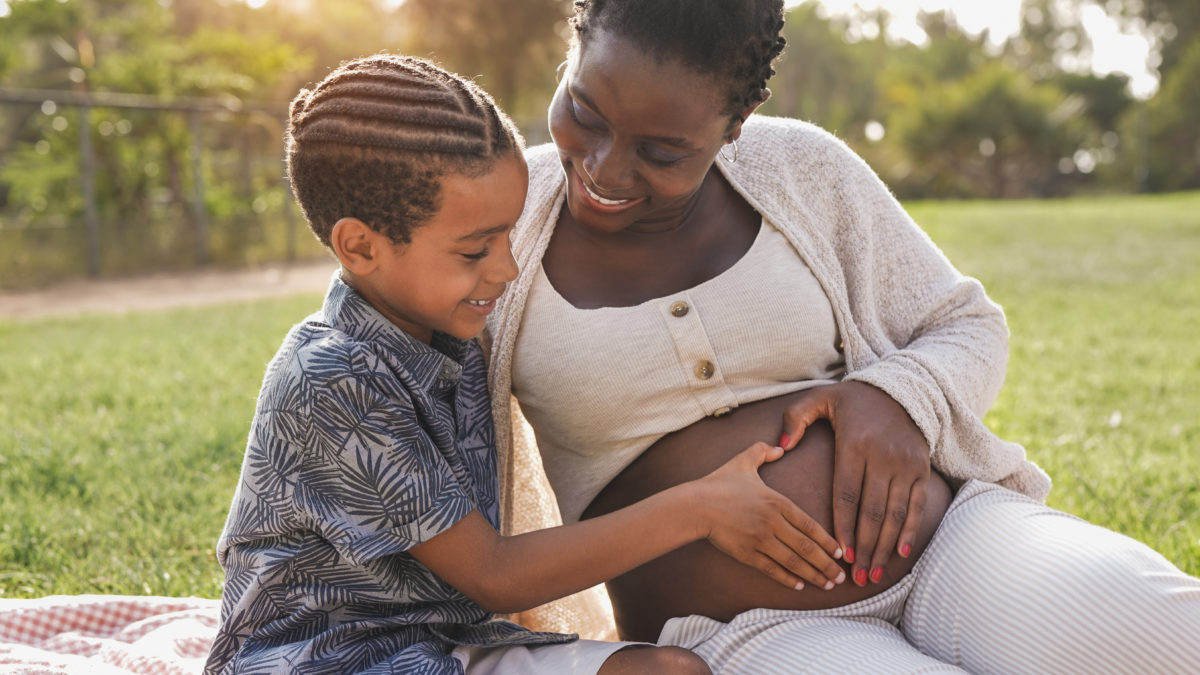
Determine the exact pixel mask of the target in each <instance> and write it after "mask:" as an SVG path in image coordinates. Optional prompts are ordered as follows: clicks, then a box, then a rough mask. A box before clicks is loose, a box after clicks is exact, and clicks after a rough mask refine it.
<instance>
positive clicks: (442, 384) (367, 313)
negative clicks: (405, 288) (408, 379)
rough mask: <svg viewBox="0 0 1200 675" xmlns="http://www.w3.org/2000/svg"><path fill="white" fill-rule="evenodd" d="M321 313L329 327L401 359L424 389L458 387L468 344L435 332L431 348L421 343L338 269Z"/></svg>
mask: <svg viewBox="0 0 1200 675" xmlns="http://www.w3.org/2000/svg"><path fill="white" fill-rule="evenodd" d="M321 313H322V314H323V315H324V317H325V322H326V323H328V324H329V326H330V327H331V328H334V329H336V330H338V331H341V332H343V333H345V334H346V335H349V336H350V337H352V338H354V339H356V340H359V341H362V342H370V343H374V344H378V345H382V346H383V347H384V348H386V349H387V350H388V351H389V352H391V353H392V354H393V355H395V356H396V358H398V359H400V362H401V363H402V364H403V366H404V368H405V370H407V371H408V372H409V374H410V375H411V376H412V377H413V378H414V379H416V380H417V384H419V385H420V386H421V387H422V388H424V389H427V390H430V391H433V392H435V393H441V392H443V391H445V390H447V389H449V388H452V387H454V386H457V384H458V381H459V379H460V378H461V377H462V364H463V360H464V358H465V357H466V353H467V347H468V345H469V344H470V343H469V342H468V341H467V340H460V339H458V338H456V337H454V336H453V335H448V334H446V333H440V332H437V331H435V332H434V333H433V344H432V345H427V344H425V343H424V342H421V341H420V340H418V339H416V338H415V337H413V336H412V335H409V334H408V333H407V332H405V331H404V330H403V329H401V328H400V327H399V326H397V325H396V324H394V323H392V322H391V321H389V320H387V318H385V317H384V316H383V315H382V314H380V313H379V311H378V310H376V309H375V308H374V307H372V306H371V304H370V303H369V302H367V301H366V300H365V299H364V298H363V297H362V296H361V295H359V294H358V292H357V291H355V290H354V289H353V288H351V287H350V285H349V284H347V283H346V282H345V281H343V280H342V277H341V270H338V271H335V272H334V273H333V278H332V279H330V281H329V290H328V291H326V293H325V303H324V305H323V306H322V308H321Z"/></svg>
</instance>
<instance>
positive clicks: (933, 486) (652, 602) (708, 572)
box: [583, 392, 951, 641]
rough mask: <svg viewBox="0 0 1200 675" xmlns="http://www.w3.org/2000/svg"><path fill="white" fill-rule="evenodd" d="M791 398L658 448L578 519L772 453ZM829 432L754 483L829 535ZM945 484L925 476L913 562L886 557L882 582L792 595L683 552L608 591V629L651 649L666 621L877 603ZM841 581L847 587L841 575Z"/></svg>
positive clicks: (921, 546) (700, 549)
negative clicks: (757, 450)
mask: <svg viewBox="0 0 1200 675" xmlns="http://www.w3.org/2000/svg"><path fill="white" fill-rule="evenodd" d="M803 395H804V392H797V393H794V394H788V395H785V396H780V397H778V398H774V399H768V400H765V401H758V402H756V403H752V404H749V405H744V406H742V407H740V408H738V409H737V410H736V411H734V413H732V414H730V415H728V416H725V417H720V418H711V417H710V418H705V419H703V420H700V421H698V422H696V423H694V424H692V425H691V426H689V427H686V428H684V429H681V430H680V431H677V432H675V433H672V434H669V435H667V436H664V437H663V438H661V439H660V440H659V441H658V442H657V443H655V444H654V445H652V446H651V447H650V448H649V449H648V450H646V452H645V453H643V454H642V455H641V456H640V457H639V458H638V459H637V460H636V461H634V462H633V463H632V464H630V465H629V466H628V467H627V468H626V469H625V470H624V471H623V472H622V473H621V474H620V475H618V476H617V477H616V478H614V479H613V480H612V482H611V483H609V484H608V485H607V486H606V487H605V488H604V490H603V491H602V492H601V493H600V494H599V495H598V496H597V497H596V499H595V500H594V501H593V502H592V503H591V504H590V505H589V506H588V508H587V509H586V510H585V511H584V513H583V518H585V519H586V518H593V517H596V516H599V515H603V514H605V513H609V512H611V511H615V510H617V509H619V508H622V507H624V506H627V505H629V504H632V503H634V502H636V501H638V500H640V499H643V498H645V497H648V496H649V495H651V494H654V493H656V492H659V491H661V490H664V489H666V488H668V487H671V486H672V485H677V484H679V483H682V482H685V481H689V480H693V479H696V478H699V477H701V476H703V475H705V474H707V473H709V472H710V471H712V470H713V469H716V468H717V467H719V466H721V465H722V464H723V463H725V461H727V460H728V459H729V458H731V457H732V456H734V455H735V454H737V453H738V452H740V451H741V450H743V449H744V448H746V447H747V446H749V445H751V444H752V443H754V442H756V441H766V442H768V443H775V442H777V441H778V439H779V436H780V434H781V433H782V431H783V423H782V419H783V411H784V409H785V408H786V407H787V406H788V404H789V403H791V402H792V401H794V400H796V398H797V397H799V396H803ZM833 450H834V448H833V432H832V431H831V429H830V427H829V425H828V424H827V423H826V422H824V421H821V422H819V423H818V424H816V425H814V426H812V427H810V428H809V429H808V431H807V432H806V433H805V434H804V437H803V438H802V439H801V441H800V443H799V444H797V446H796V447H795V448H794V449H793V450H791V451H790V452H788V453H787V454H786V455H784V456H783V458H781V459H779V460H777V461H775V462H773V463H771V464H767V465H764V466H763V468H762V469H761V470H760V474H761V475H762V477H763V480H764V481H765V482H766V483H767V485H770V486H771V487H772V488H774V489H775V490H778V491H779V492H781V493H783V494H784V495H786V496H787V497H788V498H790V499H791V500H792V501H794V502H795V503H796V504H797V505H798V506H799V507H800V508H801V509H803V510H804V511H805V512H807V513H808V514H809V515H810V516H812V517H813V518H814V519H815V520H816V521H817V522H818V523H820V524H821V525H822V526H823V527H824V528H825V529H826V530H827V531H828V532H830V533H831V534H832V533H833V497H832V486H833ZM950 499H951V493H950V488H949V486H948V485H947V484H946V482H945V481H944V480H943V479H942V478H941V477H940V476H938V475H937V474H936V473H934V474H933V476H932V480H931V481H930V484H929V490H928V499H927V501H926V507H925V514H924V517H923V519H922V522H921V525H920V528H919V532H918V535H917V539H916V541H915V542H914V543H913V551H912V554H911V555H910V556H909V557H908V558H901V557H899V556H898V555H896V554H894V553H893V555H892V557H891V560H890V562H889V563H888V564H887V565H886V566H885V567H884V575H883V579H882V580H881V581H880V582H878V583H868V584H867V585H866V586H865V587H859V586H856V585H854V584H853V583H852V582H850V581H846V582H845V583H843V584H841V585H839V586H836V587H834V589H833V590H830V591H826V590H823V589H819V588H813V587H811V586H810V587H806V588H805V589H804V590H802V591H793V590H790V589H787V588H784V587H783V586H781V585H779V584H778V583H776V582H774V581H772V580H771V579H769V578H767V577H766V576H764V575H763V574H762V573H760V572H758V571H757V570H755V569H752V568H750V567H747V566H745V565H742V564H741V563H739V562H737V561H735V560H733V559H732V558H730V557H728V556H726V555H725V554H723V553H721V552H720V551H718V550H717V549H716V548H714V547H713V546H712V545H710V544H709V543H708V542H707V541H700V542H695V543H693V544H690V545H688V546H684V547H683V548H680V549H678V550H676V551H673V552H671V553H669V554H667V555H664V556H662V557H660V558H658V559H656V560H653V561H651V562H649V563H647V564H645V565H643V566H641V567H639V568H637V569H635V570H633V571H631V572H629V573H627V574H625V575H622V576H620V577H617V578H616V579H613V580H612V581H610V582H609V583H608V584H607V586H608V593H609V596H610V597H611V599H612V603H613V612H614V614H615V616H616V621H617V629H618V632H619V633H620V635H621V638H622V639H625V640H644V641H655V640H656V639H657V638H658V634H659V632H660V631H661V630H662V626H663V624H664V623H665V622H666V621H667V619H670V618H671V617H676V616H687V615H689V614H702V615H704V616H709V617H712V618H714V619H718V620H721V621H729V620H730V619H732V618H733V617H734V616H736V615H737V614H740V613H741V612H744V611H746V610H749V609H754V608H756V607H766V608H772V609H826V608H829V607H840V606H843V605H847V604H850V603H853V602H857V601H859V600H863V599H865V598H868V597H871V596H873V595H876V594H878V593H881V592H882V591H884V590H885V589H887V588H888V587H890V586H891V585H893V584H895V583H896V582H897V581H899V580H900V579H901V578H902V577H903V576H904V575H905V574H907V573H908V572H909V570H911V569H912V567H913V565H915V564H916V561H917V560H918V559H919V557H920V555H921V553H922V552H923V551H924V550H925V546H926V545H927V544H928V543H929V540H930V539H931V538H932V537H933V533H934V531H935V530H936V529H937V526H938V523H940V522H941V519H942V515H943V514H945V512H946V508H947V507H948V506H949V504H950ZM843 566H844V567H845V568H846V569H847V578H848V577H849V567H848V566H845V565H843Z"/></svg>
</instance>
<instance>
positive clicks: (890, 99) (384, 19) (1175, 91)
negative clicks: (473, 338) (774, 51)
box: [0, 0, 1200, 286]
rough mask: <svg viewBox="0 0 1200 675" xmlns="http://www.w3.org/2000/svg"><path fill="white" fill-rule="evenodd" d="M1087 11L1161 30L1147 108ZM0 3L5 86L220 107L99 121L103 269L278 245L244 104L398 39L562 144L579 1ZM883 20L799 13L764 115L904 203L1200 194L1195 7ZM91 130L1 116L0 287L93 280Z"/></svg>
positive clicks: (268, 174)
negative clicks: (89, 264) (201, 244)
mask: <svg viewBox="0 0 1200 675" xmlns="http://www.w3.org/2000/svg"><path fill="white" fill-rule="evenodd" d="M1089 6H1097V7H1102V8H1103V9H1104V10H1105V11H1106V12H1108V13H1109V14H1110V15H1111V16H1113V17H1115V18H1116V19H1118V20H1119V21H1120V22H1122V25H1123V26H1124V27H1125V28H1126V29H1127V30H1130V31H1137V32H1141V33H1142V34H1145V35H1147V36H1149V38H1150V39H1151V41H1152V43H1153V45H1154V48H1155V50H1156V51H1155V53H1156V54H1158V55H1159V56H1160V58H1161V62H1160V64H1159V66H1158V71H1159V73H1160V75H1161V77H1162V86H1161V89H1160V91H1159V92H1158V94H1157V95H1156V96H1155V97H1154V98H1153V99H1151V100H1149V101H1146V102H1141V101H1136V100H1134V99H1133V98H1132V96H1131V95H1130V93H1129V87H1128V85H1129V81H1128V78H1126V77H1125V76H1123V75H1105V76H1099V75H1095V74H1092V73H1091V72H1090V71H1089V70H1088V69H1087V68H1086V67H1085V66H1086V63H1087V59H1088V58H1089V55H1090V51H1091V49H1093V46H1092V45H1091V43H1090V41H1089V39H1088V35H1087V32H1086V31H1085V30H1084V29H1083V25H1082V23H1081V21H1080V18H1079V17H1080V16H1081V12H1082V11H1083V9H1084V8H1086V7H1089ZM0 9H4V10H5V11H0V81H2V82H3V85H2V86H4V87H8V88H16V89H26V90H28V89H50V90H65V91H73V92H125V93H134V94H140V95H146V96H151V97H155V98H156V99H159V100H180V99H181V98H204V99H211V100H218V101H222V102H223V110H222V111H220V112H215V113H214V112H206V113H204V114H203V115H202V116H201V117H199V118H196V117H189V116H188V115H187V114H185V113H180V112H153V111H141V110H128V109H119V108H111V107H110V108H105V107H95V108H93V109H91V110H90V115H89V116H88V124H89V127H88V130H89V131H90V137H91V139H92V146H93V150H94V156H95V164H96V172H95V184H96V195H97V203H96V207H97V214H98V216H99V219H100V222H101V229H102V232H103V241H104V244H105V253H104V264H103V269H104V270H105V271H117V270H120V271H131V270H133V269H139V268H141V269H146V268H152V267H155V266H170V267H179V266H181V265H188V264H195V263H196V262H197V261H198V257H197V253H196V252H195V247H194V244H195V242H196V241H197V240H198V239H199V237H200V236H201V234H200V228H201V225H202V224H203V223H202V219H204V218H207V220H208V221H209V222H208V228H209V231H208V237H209V241H208V242H207V246H208V249H209V252H210V253H211V254H212V257H213V259H214V260H217V261H222V262H229V263H233V262H245V261H253V260H261V259H265V258H271V257H279V256H280V255H282V246H283V244H282V241H283V239H282V235H280V234H279V233H280V232H283V231H285V230H284V228H283V223H285V222H287V221H288V219H289V218H290V219H292V221H294V222H295V223H296V224H297V225H298V224H299V219H298V216H297V215H296V213H295V212H294V211H289V209H288V204H289V197H288V195H287V191H286V186H285V185H284V183H283V180H282V173H283V172H282V164H281V162H280V147H279V139H280V137H281V135H282V132H283V124H284V123H285V120H284V119H283V116H282V113H280V112H276V113H270V114H267V113H262V112H257V113H252V112H250V110H251V109H252V108H255V104H256V103H257V102H271V103H273V104H274V106H275V109H276V110H277V111H278V110H281V109H282V107H283V105H285V104H286V102H287V101H288V100H289V99H291V98H292V97H293V96H294V95H295V93H296V91H297V90H298V89H299V88H300V87H302V86H304V85H306V84H308V83H311V82H315V81H317V80H319V79H320V78H321V77H322V76H323V75H324V74H325V73H327V72H328V71H329V70H331V69H332V68H334V67H336V66H337V65H338V63H340V62H341V61H344V60H346V59H349V58H352V57H356V56H362V55H364V54H369V53H373V52H377V51H380V50H385V49H386V50H393V51H401V52H405V53H410V54H416V55H421V56H428V57H431V58H433V59H434V60H436V61H439V62H440V63H442V64H443V65H445V66H447V67H449V68H451V69H453V70H456V71H458V72H460V73H463V74H466V75H468V76H472V77H476V78H477V79H478V81H479V82H480V84H481V85H482V86H484V87H485V88H486V89H487V90H489V91H490V92H492V94H493V95H494V96H495V97H496V98H497V100H498V101H499V102H500V103H501V104H502V105H503V106H504V107H505V108H506V109H507V110H508V111H509V112H510V114H512V115H513V117H514V119H516V120H517V121H518V123H519V124H520V125H521V126H522V129H523V131H525V133H526V135H527V136H528V137H529V138H530V140H531V141H532V142H540V141H543V140H547V138H548V136H547V133H546V129H545V122H544V119H545V117H544V115H545V107H546V104H547V102H548V101H549V98H550V95H551V93H552V91H553V88H554V70H555V66H556V64H557V63H558V62H559V61H561V59H562V58H563V55H564V53H565V47H566V44H565V40H564V38H565V36H566V35H567V28H566V22H565V19H566V17H567V15H568V14H569V13H570V10H571V6H570V2H569V0H489V1H488V2H478V1H476V0H405V1H403V2H398V1H397V0H257V1H255V2H253V3H249V4H248V3H247V1H246V0H0ZM891 21H892V18H891V17H890V16H889V15H888V14H887V13H886V12H884V11H881V10H870V11H867V10H858V11H857V12H854V13H850V14H839V15H836V16H835V15H829V14H828V13H827V12H825V11H824V9H823V8H822V7H821V6H820V5H819V3H818V2H816V0H810V1H809V2H804V3H801V4H799V5H796V6H794V7H792V8H791V9H790V10H789V13H788V17H787V23H786V25H785V28H784V31H785V37H786V38H787V40H788V46H787V49H786V51H785V52H784V55H783V57H782V59H781V60H780V62H779V64H778V71H779V72H778V74H777V75H776V77H775V78H774V79H773V80H772V82H771V83H770V86H771V89H772V92H773V93H772V96H771V99H770V100H769V101H768V103H767V104H766V105H765V106H764V107H763V109H762V112H763V113H765V114H775V115H785V116H790V117H798V118H802V119H806V120H809V121H812V122H814V123H816V124H818V125H820V126H823V127H825V128H827V129H830V130H831V131H833V132H834V133H836V134H838V135H839V136H841V137H842V138H844V139H845V140H846V141H847V142H849V143H850V144H851V145H853V146H854V147H855V148H856V149H857V150H858V151H859V152H860V153H861V154H863V155H864V156H865V157H866V158H867V159H868V161H870V162H871V164H872V165H873V166H874V167H875V168H876V169H877V170H878V171H880V173H881V174H883V176H884V178H885V180H887V181H888V182H889V184H891V185H892V186H893V187H894V188H895V189H896V190H897V192H898V193H899V194H900V195H901V196H902V197H909V196H929V197H946V196H955V197H995V196H1047V195H1059V194H1065V193H1068V192H1071V191H1077V190H1081V189H1082V190H1097V191H1100V190H1103V191H1132V190H1134V189H1138V188H1139V187H1141V188H1145V189H1154V190H1167V189H1181V188H1192V187H1200V180H1198V179H1197V175H1196V173H1197V164H1198V160H1197V151H1196V144H1197V142H1198V141H1197V136H1196V129H1197V128H1200V123H1198V122H1197V113H1196V112H1195V111H1196V110H1198V109H1200V102H1198V101H1196V100H1195V97H1196V92H1197V87H1196V85H1195V83H1196V82H1197V81H1200V65H1198V62H1200V47H1197V46H1196V45H1197V44H1200V4H1197V3H1195V2H1194V1H1193V0H1024V2H1023V6H1022V22H1021V29H1020V32H1019V33H1018V34H1017V35H1015V36H1011V37H1009V38H1008V39H1006V40H1000V41H997V40H996V39H994V38H993V36H988V35H987V34H983V35H974V34H971V33H969V32H967V31H965V30H963V29H962V28H961V27H960V26H958V25H957V24H956V22H955V21H954V18H953V15H952V14H948V13H944V12H938V13H932V14H926V15H923V16H922V17H921V23H922V28H923V30H924V32H925V35H926V40H925V41H924V42H923V43H922V44H919V45H917V44H911V43H908V42H904V41H900V40H896V39H894V38H892V37H890V35H889V32H888V27H889V25H890V22H891ZM82 123H83V117H82V116H81V111H80V110H79V109H78V108H76V107H73V106H68V105H54V104H42V105H38V104H0V270H4V272H2V273H0V274H3V275H4V276H3V277H0V286H12V285H14V284H16V285H21V284H27V283H32V282H33V281H36V279H35V276H36V275H43V276H45V275H49V276H63V275H70V274H79V273H80V271H81V270H82V269H83V268H84V267H85V265H84V264H83V253H82V251H83V247H82V245H81V244H80V242H81V241H82V239H83V235H82V233H83V225H82V223H83V211H84V200H83V197H82V191H81V183H80V175H81V171H80V169H81V166H82V163H83V158H82V157H81V155H80V141H81V137H80V132H81V130H82V129H81V127H80V125H81V124H82ZM197 131H198V132H199V135H197ZM197 152H199V154H197ZM197 186H202V193H201V192H199V191H198V190H200V188H198V187H197ZM197 206H199V207H201V208H197ZM301 240H302V241H311V240H309V238H308V237H307V236H302V237H301ZM304 250H310V251H315V250H317V249H316V247H315V246H310V247H309V248H307V249H304ZM51 251H53V253H52V254H51V253H50V252H51ZM47 260H50V261H51V262H52V263H53V264H47ZM14 277H20V279H18V280H17V281H15V282H14ZM22 279H23V280H24V281H22ZM31 280H32V281H31Z"/></svg>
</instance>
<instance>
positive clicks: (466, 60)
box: [397, 0, 571, 127]
mask: <svg viewBox="0 0 1200 675" xmlns="http://www.w3.org/2000/svg"><path fill="white" fill-rule="evenodd" d="M397 11H398V12H400V13H402V14H403V15H404V16H405V17H406V18H407V19H408V21H409V22H410V25H411V26H412V28H413V31H412V33H411V38H412V43H411V49H412V50H413V51H414V52H416V53H427V54H429V55H431V56H432V57H433V58H434V59H435V60H437V61H439V62H440V63H441V65H443V66H445V67H446V68H448V69H450V70H453V71H456V72H458V73H460V74H462V75H465V76H467V77H472V76H476V75H478V81H479V84H480V85H481V86H482V87H483V88H484V89H486V90H487V91H488V92H489V93H491V94H492V96H493V97H494V98H495V99H496V102H497V103H499V104H500V106H501V107H502V108H504V109H505V110H507V111H508V112H509V114H511V115H513V116H514V118H531V117H536V118H537V119H538V120H539V122H538V124H539V127H543V126H544V123H543V122H541V120H544V118H545V109H546V105H547V104H548V102H549V100H550V92H551V91H552V90H553V87H554V71H555V66H556V65H557V64H558V63H559V62H560V61H562V60H563V58H564V55H565V53H566V43H565V42H564V40H563V36H565V35H567V30H566V18H567V16H568V15H569V13H570V11H571V5H570V2H568V1H567V0H488V1H487V2H479V1H478V0H407V1H406V2H405V3H404V4H403V5H401V6H400V8H399V9H398V10H397Z"/></svg>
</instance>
